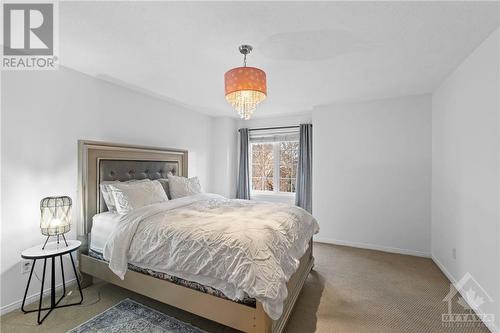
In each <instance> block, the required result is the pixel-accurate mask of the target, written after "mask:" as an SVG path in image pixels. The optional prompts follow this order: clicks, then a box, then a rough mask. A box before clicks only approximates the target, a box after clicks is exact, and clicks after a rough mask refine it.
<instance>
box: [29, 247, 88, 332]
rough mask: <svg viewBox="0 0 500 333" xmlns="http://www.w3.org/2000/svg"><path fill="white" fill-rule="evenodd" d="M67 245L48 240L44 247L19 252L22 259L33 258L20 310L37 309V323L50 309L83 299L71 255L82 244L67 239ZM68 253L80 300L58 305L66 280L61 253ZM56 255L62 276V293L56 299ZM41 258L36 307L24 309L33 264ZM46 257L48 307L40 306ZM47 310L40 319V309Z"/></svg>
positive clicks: (40, 321) (33, 267) (42, 319)
mask: <svg viewBox="0 0 500 333" xmlns="http://www.w3.org/2000/svg"><path fill="white" fill-rule="evenodd" d="M67 243H68V246H66V244H64V243H58V242H50V243H47V244H46V245H45V248H44V249H43V250H42V245H38V246H35V247H32V248H29V249H27V250H24V251H23V252H22V253H21V257H22V258H23V259H31V260H33V265H32V267H31V272H30V276H29V278H28V284H27V286H26V291H25V292H24V297H23V304H22V305H21V310H22V311H23V312H24V313H29V312H35V311H38V318H37V322H38V324H41V323H42V322H43V321H44V320H45V318H47V316H48V315H49V314H50V313H51V312H52V310H54V309H56V308H63V307H67V306H71V305H78V304H81V303H82V301H83V293H82V288H81V286H80V279H79V278H78V272H77V271H76V266H75V261H74V260H73V256H72V255H71V253H72V252H74V251H76V250H78V249H79V248H80V245H81V244H82V243H81V242H80V241H77V240H68V241H67ZM65 254H67V255H69V257H70V258H71V265H72V266H73V271H74V272H75V277H76V283H77V284H78V290H79V291H80V301H79V302H75V303H71V304H64V305H58V304H59V302H60V301H61V300H62V299H63V298H64V296H66V281H65V279H64V265H63V255H65ZM56 257H59V261H60V263H61V277H62V287H63V294H62V296H61V297H60V298H59V299H58V300H57V301H56ZM41 259H43V275H42V286H41V289H40V300H39V302H38V309H34V310H25V309H24V302H25V301H26V296H27V294H28V289H29V287H30V282H31V277H32V276H33V270H34V269H35V264H36V262H37V260H41ZM47 259H51V263H52V265H51V269H50V272H51V274H50V276H51V278H50V307H45V308H42V298H43V287H44V286H43V285H44V282H45V272H46V266H47ZM45 310H48V312H47V313H46V314H45V315H44V316H43V318H41V319H40V315H41V312H42V311H45Z"/></svg>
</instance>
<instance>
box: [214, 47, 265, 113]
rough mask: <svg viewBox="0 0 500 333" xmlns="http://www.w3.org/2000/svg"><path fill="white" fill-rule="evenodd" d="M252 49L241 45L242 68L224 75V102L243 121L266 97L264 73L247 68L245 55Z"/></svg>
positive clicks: (253, 68)
mask: <svg viewBox="0 0 500 333" xmlns="http://www.w3.org/2000/svg"><path fill="white" fill-rule="evenodd" d="M252 49H253V48H252V46H250V45H241V46H240V47H239V50H240V53H241V54H243V67H236V68H233V69H231V70H229V71H227V72H226V74H224V82H225V92H226V100H227V101H228V103H229V104H231V106H232V107H233V108H234V109H235V110H236V111H237V112H238V114H239V115H240V117H241V118H242V119H245V120H248V119H250V117H251V116H252V114H253V112H254V110H255V108H256V107H257V105H258V104H259V103H260V102H262V101H263V100H264V99H265V98H266V96H267V84H266V73H265V72H264V71H263V70H262V69H259V68H256V67H247V55H248V54H249V53H250V52H252Z"/></svg>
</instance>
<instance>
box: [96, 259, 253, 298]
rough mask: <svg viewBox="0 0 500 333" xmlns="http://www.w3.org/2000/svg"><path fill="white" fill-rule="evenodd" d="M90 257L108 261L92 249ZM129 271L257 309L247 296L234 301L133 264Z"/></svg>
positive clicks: (190, 282) (219, 292) (193, 283)
mask: <svg viewBox="0 0 500 333" xmlns="http://www.w3.org/2000/svg"><path fill="white" fill-rule="evenodd" d="M88 255H89V256H91V257H93V258H96V259H98V260H102V261H106V260H105V259H104V258H103V256H102V253H100V252H97V251H95V250H92V249H90V250H89V253H88ZM128 269H130V270H131V271H134V272H138V273H142V274H147V275H150V276H153V277H155V278H157V279H161V280H166V281H169V282H172V283H175V284H177V285H180V286H183V287H187V288H190V289H194V290H198V291H201V292H203V293H205V294H209V295H212V296H217V297H220V298H223V299H227V300H230V301H233V302H236V303H240V304H243V305H247V306H251V307H255V306H256V300H255V298H251V297H249V296H248V295H246V294H245V296H244V297H243V299H241V300H233V299H230V298H229V297H227V296H226V295H224V293H223V292H222V291H220V290H217V289H215V288H212V287H209V286H204V285H202V284H200V283H197V282H193V281H188V280H184V279H181V278H179V277H176V276H172V275H169V274H166V273H162V272H158V271H154V270H152V269H145V268H141V267H138V266H135V265H133V264H128Z"/></svg>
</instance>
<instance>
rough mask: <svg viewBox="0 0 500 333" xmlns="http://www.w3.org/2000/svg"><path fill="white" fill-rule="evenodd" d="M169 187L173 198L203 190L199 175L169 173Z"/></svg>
mask: <svg viewBox="0 0 500 333" xmlns="http://www.w3.org/2000/svg"><path fill="white" fill-rule="evenodd" d="M168 187H169V191H170V197H171V198H172V199H177V198H182V197H185V196H188V195H194V194H198V193H201V192H202V190H201V185H200V181H199V179H198V177H193V178H186V177H177V176H173V175H168Z"/></svg>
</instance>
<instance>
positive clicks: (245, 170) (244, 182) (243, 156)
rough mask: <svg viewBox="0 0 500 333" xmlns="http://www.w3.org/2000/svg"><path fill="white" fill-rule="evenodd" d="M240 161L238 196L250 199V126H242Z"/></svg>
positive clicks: (240, 130)
mask: <svg viewBox="0 0 500 333" xmlns="http://www.w3.org/2000/svg"><path fill="white" fill-rule="evenodd" d="M239 132H240V163H239V168H238V183H237V187H236V198H238V199H247V200H249V199H250V168H249V165H248V141H249V139H248V132H249V131H248V128H240V129H239Z"/></svg>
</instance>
